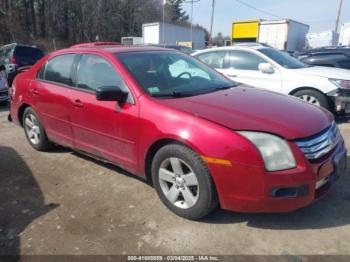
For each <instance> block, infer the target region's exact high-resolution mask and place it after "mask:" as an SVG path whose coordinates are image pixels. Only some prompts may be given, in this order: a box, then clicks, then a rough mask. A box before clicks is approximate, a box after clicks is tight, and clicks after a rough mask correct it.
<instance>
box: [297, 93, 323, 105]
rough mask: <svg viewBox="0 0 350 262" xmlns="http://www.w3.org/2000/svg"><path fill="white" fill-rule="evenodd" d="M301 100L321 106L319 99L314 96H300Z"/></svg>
mask: <svg viewBox="0 0 350 262" xmlns="http://www.w3.org/2000/svg"><path fill="white" fill-rule="evenodd" d="M299 98H300V99H301V100H304V101H305V102H308V103H310V104H313V105H315V106H321V104H320V101H318V99H317V98H316V97H314V96H310V95H302V96H299Z"/></svg>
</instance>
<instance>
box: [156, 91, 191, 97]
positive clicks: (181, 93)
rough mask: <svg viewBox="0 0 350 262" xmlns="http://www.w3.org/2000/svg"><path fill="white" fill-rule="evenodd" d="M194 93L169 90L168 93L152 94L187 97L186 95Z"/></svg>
mask: <svg viewBox="0 0 350 262" xmlns="http://www.w3.org/2000/svg"><path fill="white" fill-rule="evenodd" d="M194 95H196V93H183V92H178V91H174V92H169V93H156V94H152V95H151V96H153V97H187V96H194Z"/></svg>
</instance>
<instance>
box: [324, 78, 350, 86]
mask: <svg viewBox="0 0 350 262" xmlns="http://www.w3.org/2000/svg"><path fill="white" fill-rule="evenodd" d="M328 80H329V81H331V83H332V84H334V85H335V86H336V87H338V88H345V89H350V80H343V79H331V78H330V79H328Z"/></svg>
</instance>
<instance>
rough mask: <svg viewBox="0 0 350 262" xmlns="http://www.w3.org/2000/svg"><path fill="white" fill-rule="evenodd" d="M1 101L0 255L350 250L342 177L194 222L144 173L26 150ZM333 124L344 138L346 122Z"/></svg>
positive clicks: (349, 196)
mask: <svg viewBox="0 0 350 262" xmlns="http://www.w3.org/2000/svg"><path fill="white" fill-rule="evenodd" d="M7 114H8V113H7V110H6V107H0V134H1V135H0V255H1V254H22V255H37V254H61V255H67V254H75V255H78V254H95V255H100V254H110V255H111V254H212V255H215V254H217V255H230V254H265V255H267V254H269V255H271V254H275V255H280V254H283V255H295V254H304V255H307V254H348V255H349V254H350V190H349V185H350V183H349V182H350V179H349V172H347V173H346V175H345V176H343V177H342V178H341V179H340V180H338V182H337V185H336V186H335V187H334V189H333V190H332V191H331V192H330V194H329V195H328V196H327V197H326V198H324V199H323V200H321V201H319V202H317V203H315V204H313V205H311V206H309V207H306V208H304V209H301V210H298V211H296V212H293V213H289V214H242V213H234V212H228V211H223V210H217V211H215V212H214V213H213V214H211V215H210V216H209V217H207V218H206V219H204V220H202V221H199V222H194V221H188V220H185V219H182V218H180V217H177V216H175V215H173V214H172V213H171V212H170V211H168V210H167V209H166V208H165V207H164V206H163V204H162V203H161V202H160V200H159V199H158V197H157V195H156V193H155V191H154V190H153V188H152V187H151V186H149V185H148V184H146V183H145V182H144V181H142V180H140V179H138V178H136V177H134V176H133V175H131V174H129V173H127V172H125V171H123V170H121V169H119V168H118V167H115V166H112V165H107V164H103V163H100V162H97V161H94V160H92V159H90V158H87V157H85V156H82V155H80V154H77V153H74V152H72V151H71V150H69V149H65V148H61V147H57V148H56V149H54V150H53V151H51V152H49V153H41V152H36V151H34V150H33V149H32V148H31V147H30V146H29V144H28V143H27V141H26V139H25V136H24V133H23V130H22V129H21V128H20V127H18V126H15V125H14V124H12V123H9V122H8V121H7ZM339 127H340V129H341V132H342V134H343V136H344V138H345V140H346V142H347V144H348V145H349V143H350V124H348V123H346V121H342V123H340V124H339Z"/></svg>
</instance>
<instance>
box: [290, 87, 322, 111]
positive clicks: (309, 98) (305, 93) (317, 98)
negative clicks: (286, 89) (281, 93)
mask: <svg viewBox="0 0 350 262" xmlns="http://www.w3.org/2000/svg"><path fill="white" fill-rule="evenodd" d="M293 96H296V97H298V98H300V99H301V100H303V101H305V102H308V103H310V104H313V105H315V106H320V107H323V108H325V109H327V110H329V103H328V99H327V97H326V96H325V95H324V94H322V93H321V92H318V91H316V90H311V89H303V90H300V91H298V92H295V93H294V94H293Z"/></svg>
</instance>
